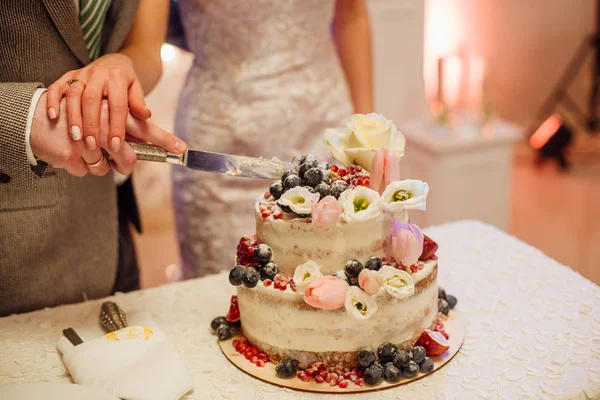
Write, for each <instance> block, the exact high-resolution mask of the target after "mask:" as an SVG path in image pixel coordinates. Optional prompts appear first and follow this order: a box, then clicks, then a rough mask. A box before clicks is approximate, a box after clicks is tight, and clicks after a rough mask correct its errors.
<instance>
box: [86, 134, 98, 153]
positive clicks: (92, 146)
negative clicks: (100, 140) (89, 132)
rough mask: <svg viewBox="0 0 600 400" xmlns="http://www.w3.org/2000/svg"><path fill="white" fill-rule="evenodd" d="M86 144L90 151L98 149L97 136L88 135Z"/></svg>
mask: <svg viewBox="0 0 600 400" xmlns="http://www.w3.org/2000/svg"><path fill="white" fill-rule="evenodd" d="M85 145H86V147H87V148H88V150H89V151H92V150H96V138H95V137H93V136H88V137H86V138H85Z"/></svg>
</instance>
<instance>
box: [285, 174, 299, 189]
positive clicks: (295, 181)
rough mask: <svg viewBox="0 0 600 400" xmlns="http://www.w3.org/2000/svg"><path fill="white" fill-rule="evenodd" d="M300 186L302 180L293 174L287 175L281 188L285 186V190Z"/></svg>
mask: <svg viewBox="0 0 600 400" xmlns="http://www.w3.org/2000/svg"><path fill="white" fill-rule="evenodd" d="M301 184H302V179H300V177H299V176H298V175H294V174H292V175H289V176H288V177H287V178H285V180H284V181H283V186H285V188H286V189H291V188H295V187H296V186H300V185H301Z"/></svg>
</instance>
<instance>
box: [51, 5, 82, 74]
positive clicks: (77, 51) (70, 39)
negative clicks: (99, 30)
mask: <svg viewBox="0 0 600 400" xmlns="http://www.w3.org/2000/svg"><path fill="white" fill-rule="evenodd" d="M43 2H44V5H45V6H46V9H47V10H48V14H50V18H52V22H54V25H56V28H57V29H58V31H59V32H60V35H61V36H62V38H63V40H64V41H65V43H67V46H69V48H70V49H71V51H72V52H73V54H74V55H75V57H77V59H78V60H79V61H80V62H81V63H82V64H83V65H87V64H89V63H90V62H91V59H90V53H89V51H88V49H87V47H86V45H85V41H84V40H83V33H81V27H80V26H79V19H78V18H77V13H76V10H75V4H74V2H73V0H43Z"/></svg>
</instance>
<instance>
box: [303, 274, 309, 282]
mask: <svg viewBox="0 0 600 400" xmlns="http://www.w3.org/2000/svg"><path fill="white" fill-rule="evenodd" d="M308 278H310V272H306V273H305V274H304V276H303V277H302V280H303V281H305V280H307V279H308Z"/></svg>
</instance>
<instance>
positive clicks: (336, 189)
mask: <svg viewBox="0 0 600 400" xmlns="http://www.w3.org/2000/svg"><path fill="white" fill-rule="evenodd" d="M349 187H350V185H348V184H347V183H346V182H344V181H341V180H338V181H335V182H333V183H332V184H331V195H332V196H333V197H335V198H336V199H339V197H340V195H341V194H342V193H343V192H345V191H346V189H348V188H349Z"/></svg>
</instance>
